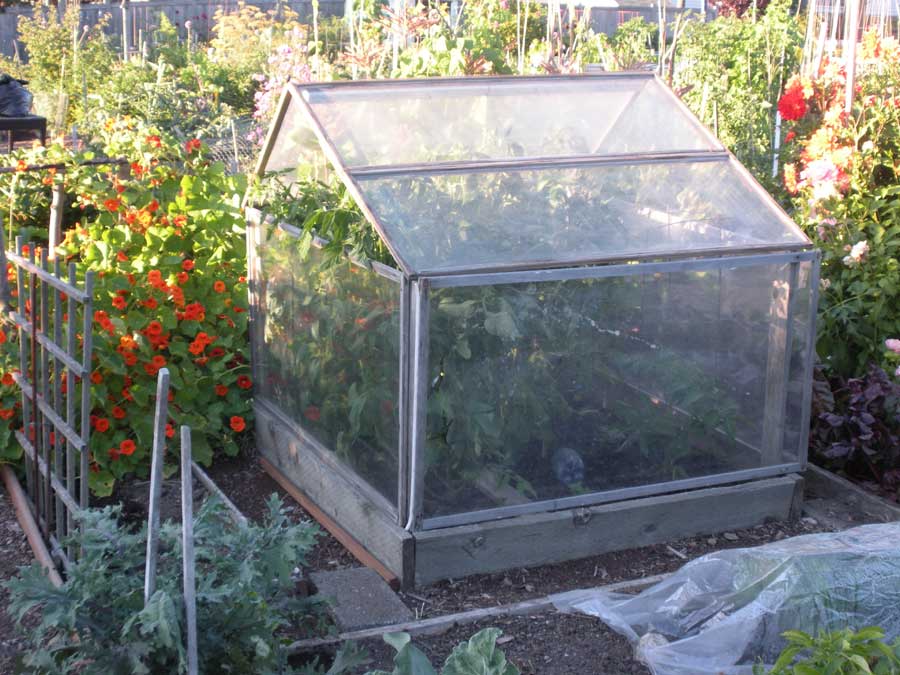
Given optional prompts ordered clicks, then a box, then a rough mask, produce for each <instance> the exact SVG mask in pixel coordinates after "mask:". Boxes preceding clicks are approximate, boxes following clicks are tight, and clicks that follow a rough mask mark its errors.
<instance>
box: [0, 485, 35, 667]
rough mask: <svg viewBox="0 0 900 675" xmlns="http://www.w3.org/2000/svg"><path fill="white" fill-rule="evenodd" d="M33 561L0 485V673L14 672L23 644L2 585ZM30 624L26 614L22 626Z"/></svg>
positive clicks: (11, 507) (29, 549)
mask: <svg viewBox="0 0 900 675" xmlns="http://www.w3.org/2000/svg"><path fill="white" fill-rule="evenodd" d="M33 562H34V557H33V555H32V553H31V547H30V546H29V545H28V541H27V540H26V539H25V533H24V532H23V531H22V528H21V527H19V521H18V520H16V511H15V509H14V508H13V505H12V502H11V501H10V499H9V495H7V494H6V492H5V490H3V489H2V488H0V673H12V672H15V667H14V664H15V662H16V660H17V658H18V656H19V654H20V653H21V651H22V649H23V648H24V646H25V640H24V639H22V636H21V633H20V632H19V631H18V629H17V628H16V626H15V621H14V620H13V618H12V617H11V616H10V615H9V614H7V609H8V607H9V601H8V598H9V594H8V593H7V592H6V590H5V589H4V588H3V586H2V584H3V583H5V582H6V581H9V580H10V579H12V578H13V577H15V576H16V572H17V571H18V569H19V567H22V566H25V565H30V564H32V563H33ZM32 623H33V621H29V617H27V616H26V618H25V626H26V628H27V627H28V626H30V625H31V624H32Z"/></svg>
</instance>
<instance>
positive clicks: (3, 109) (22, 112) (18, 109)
mask: <svg viewBox="0 0 900 675" xmlns="http://www.w3.org/2000/svg"><path fill="white" fill-rule="evenodd" d="M25 84H28V82H27V81H26V80H17V79H15V78H13V77H10V76H9V75H7V74H6V73H3V74H2V75H0V117H26V116H27V115H29V114H30V111H31V103H32V101H33V100H34V97H33V96H32V95H31V92H30V91H28V90H27V89H26V88H25V87H24V86H22V85H25Z"/></svg>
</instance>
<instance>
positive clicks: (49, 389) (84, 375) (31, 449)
mask: <svg viewBox="0 0 900 675" xmlns="http://www.w3.org/2000/svg"><path fill="white" fill-rule="evenodd" d="M24 250H25V247H24V245H23V241H22V238H21V237H17V238H16V249H15V253H13V252H6V258H7V259H8V260H9V262H10V263H12V265H13V267H14V269H15V272H16V294H15V295H16V302H13V303H10V304H11V305H12V307H11V308H10V310H9V312H8V316H9V318H10V319H12V321H13V323H14V324H15V326H16V328H17V330H18V337H19V361H20V366H19V367H20V371H19V372H18V373H16V374H15V375H14V377H15V381H16V383H17V384H18V385H19V388H20V390H21V392H22V429H21V430H19V431H17V432H16V439H17V440H18V441H19V444H20V445H21V446H22V448H23V449H24V451H25V469H26V487H27V491H28V495H29V497H30V498H31V501H32V505H33V508H34V514H35V517H36V520H37V522H38V524H39V525H40V527H41V532H42V534H43V536H44V539H45V540H46V541H47V542H48V543H49V545H50V550H51V552H52V553H53V555H54V557H56V558H57V559H58V560H59V561H60V562H61V563H62V564H63V566H65V565H67V564H68V562H69V561H70V560H71V559H72V557H73V555H75V554H76V553H77V552H75V551H72V550H71V548H70V549H69V550H63V548H62V546H61V545H60V541H62V540H63V537H65V536H66V535H67V534H68V533H70V532H72V531H73V529H74V528H75V516H76V515H77V514H78V512H79V510H80V509H83V508H86V507H87V505H88V495H89V490H88V476H89V472H90V450H89V446H90V432H91V423H90V406H91V380H90V377H91V352H92V339H91V328H92V320H93V308H92V307H93V303H92V299H91V294H92V290H93V283H94V279H93V273H92V272H88V273H87V275H86V276H85V279H84V286H83V288H78V285H77V279H76V274H75V264H74V263H72V264H70V265H69V266H68V270H67V272H68V275H67V278H64V277H63V271H62V264H61V261H60V260H59V259H58V258H57V259H56V260H54V261H53V262H52V263H51V262H50V261H49V260H48V257H47V250H46V249H44V250H42V251H41V252H40V260H39V261H36V260H35V251H34V247H31V249H30V250H29V251H28V253H27V255H26V254H24V253H23V251H24ZM51 265H52V268H51Z"/></svg>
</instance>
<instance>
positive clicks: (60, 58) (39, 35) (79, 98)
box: [18, 2, 116, 124]
mask: <svg viewBox="0 0 900 675" xmlns="http://www.w3.org/2000/svg"><path fill="white" fill-rule="evenodd" d="M105 26H106V19H105V18H104V19H102V20H101V21H100V22H98V23H97V24H95V25H94V26H92V27H88V26H84V27H82V24H81V7H80V5H79V3H74V2H73V3H69V4H68V6H67V9H66V12H65V14H64V15H63V16H62V17H61V18H60V17H59V16H58V15H57V11H56V7H51V6H49V5H41V6H36V7H35V8H34V14H33V16H26V15H23V16H21V17H20V18H19V26H18V28H19V41H20V42H21V43H22V44H23V45H24V46H25V49H26V51H27V52H28V62H27V64H26V65H25V67H24V68H23V71H24V72H23V73H22V74H23V75H24V76H25V77H26V78H27V79H28V80H29V81H30V87H31V88H32V90H33V92H35V94H36V96H35V99H36V106H37V107H38V109H39V111H40V113H41V114H44V115H46V116H47V117H48V119H49V120H50V122H51V124H52V123H54V122H56V121H57V120H58V119H60V120H62V121H63V123H67V122H69V121H71V120H72V119H74V117H75V114H76V112H77V111H79V110H83V104H84V100H83V92H84V89H85V87H89V86H93V85H94V84H95V83H98V82H102V81H103V80H104V79H105V78H106V77H107V75H108V73H109V70H110V68H111V67H112V65H113V63H114V61H115V59H116V56H115V54H114V52H113V50H112V49H111V48H110V45H109V40H108V39H107V37H106V35H105V32H104V29H105ZM63 113H66V114H65V115H63Z"/></svg>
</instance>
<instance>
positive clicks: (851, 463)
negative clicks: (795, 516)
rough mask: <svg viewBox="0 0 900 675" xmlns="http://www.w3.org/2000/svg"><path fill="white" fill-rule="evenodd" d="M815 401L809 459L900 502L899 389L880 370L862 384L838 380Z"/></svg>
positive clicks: (856, 380)
mask: <svg viewBox="0 0 900 675" xmlns="http://www.w3.org/2000/svg"><path fill="white" fill-rule="evenodd" d="M833 389H834V393H833V396H831V397H830V399H829V398H828V397H824V398H823V397H819V398H818V400H817V403H818V407H819V408H820V410H819V411H818V415H817V417H816V419H814V420H813V427H812V430H811V433H810V452H811V456H812V459H813V460H814V461H815V462H816V463H817V464H820V465H822V466H824V467H826V468H827V469H830V470H832V471H838V472H841V473H843V474H845V475H848V476H850V477H852V478H855V479H857V480H860V481H862V482H863V483H864V484H868V485H870V486H872V487H874V488H875V489H876V490H878V491H880V492H881V493H882V494H884V495H885V496H887V497H890V498H893V499H895V500H897V501H900V384H898V383H897V382H893V381H892V380H891V378H890V377H889V376H888V375H887V373H885V372H884V371H883V370H882V369H881V368H879V367H878V366H874V365H873V366H871V367H870V369H869V372H868V373H867V374H866V375H865V376H864V377H860V378H851V379H849V380H846V381H843V380H840V379H839V378H836V379H835V380H834V383H833Z"/></svg>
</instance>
